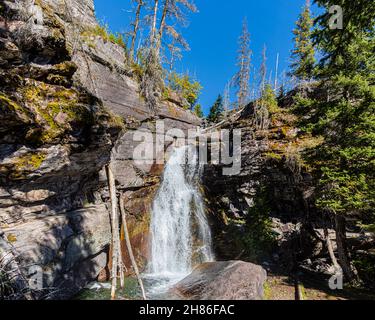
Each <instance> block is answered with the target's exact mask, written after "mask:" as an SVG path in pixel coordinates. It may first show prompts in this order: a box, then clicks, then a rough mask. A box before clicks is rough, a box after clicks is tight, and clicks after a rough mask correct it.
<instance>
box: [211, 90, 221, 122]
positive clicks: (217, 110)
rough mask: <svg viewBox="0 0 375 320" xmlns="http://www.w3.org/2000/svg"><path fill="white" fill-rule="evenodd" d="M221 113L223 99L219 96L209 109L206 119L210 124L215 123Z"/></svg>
mask: <svg viewBox="0 0 375 320" xmlns="http://www.w3.org/2000/svg"><path fill="white" fill-rule="evenodd" d="M222 113H223V97H222V96H221V95H219V96H218V97H217V99H216V101H215V103H214V104H213V106H212V107H211V109H210V113H209V115H208V117H207V119H208V121H210V122H217V121H219V119H220V116H221V115H222Z"/></svg>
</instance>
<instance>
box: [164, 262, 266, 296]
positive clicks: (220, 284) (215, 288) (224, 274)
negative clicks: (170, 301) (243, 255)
mask: <svg viewBox="0 0 375 320" xmlns="http://www.w3.org/2000/svg"><path fill="white" fill-rule="evenodd" d="M266 278H267V273H266V270H264V269H263V268H262V267H261V266H258V265H255V264H252V263H249V262H243V261H225V262H208V263H203V264H201V265H200V266H198V267H197V268H196V269H195V270H194V271H193V272H192V273H191V274H190V275H189V276H187V277H186V278H185V279H183V280H182V281H180V282H179V283H177V284H176V285H175V286H174V287H173V288H172V289H171V291H172V293H173V294H175V295H177V296H178V297H180V298H182V299H185V300H262V299H263V284H264V282H265V281H266Z"/></svg>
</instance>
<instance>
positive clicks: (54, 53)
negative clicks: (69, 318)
mask: <svg viewBox="0 0 375 320" xmlns="http://www.w3.org/2000/svg"><path fill="white" fill-rule="evenodd" d="M98 28H99V27H98V24H97V22H96V19H95V15H94V6H93V1H91V0H88V1H83V0H63V1H58V0H23V1H17V0H13V1H11V0H9V1H1V2H0V106H1V108H0V120H1V121H0V199H1V200H0V237H1V239H2V241H0V255H4V254H8V253H11V254H12V255H13V256H14V259H15V260H16V261H17V264H18V265H19V267H20V270H21V273H22V275H23V276H24V277H25V278H26V279H27V278H29V277H34V278H33V279H34V280H35V279H36V280H35V281H36V282H37V285H36V289H37V290H34V294H35V297H36V298H46V297H49V298H67V297H71V296H72V295H73V294H75V293H76V292H77V291H78V290H80V289H81V288H82V287H83V286H84V285H85V284H86V283H87V282H88V281H90V280H92V279H94V278H95V277H97V276H98V274H99V273H100V272H101V271H102V270H103V269H104V268H105V267H106V265H107V263H108V255H107V253H108V247H109V244H110V234H111V230H110V223H109V214H108V208H107V202H108V192H107V188H106V179H105V175H104V172H103V167H104V166H105V165H106V164H108V163H109V162H112V166H113V168H114V171H115V176H116V177H117V181H116V182H117V185H118V189H119V190H120V191H121V192H124V193H126V195H127V199H128V201H127V208H126V209H127V211H128V213H129V214H130V219H129V220H130V221H129V224H130V233H131V240H132V242H133V245H134V247H135V252H136V256H137V259H138V260H139V261H140V262H144V259H145V257H147V252H148V250H147V243H148V239H147V234H148V232H147V230H148V221H149V217H148V212H149V209H150V203H151V200H152V198H153V194H154V192H155V190H156V187H157V184H158V180H159V176H160V174H161V172H162V166H160V165H159V166H158V165H150V166H148V167H141V168H138V167H135V166H134V164H133V161H132V153H133V148H134V146H135V143H134V142H133V133H134V130H136V129H138V128H143V129H150V131H154V130H155V120H156V119H162V120H164V123H165V127H166V130H168V129H169V128H172V127H173V128H180V129H182V130H187V129H188V128H191V127H193V126H196V125H199V123H200V120H199V119H198V118H196V117H195V116H194V115H193V114H192V113H191V112H189V111H185V110H183V109H182V108H180V106H179V105H178V103H176V101H164V102H162V103H160V105H159V108H158V109H157V110H156V111H151V110H149V109H148V108H147V106H146V105H145V103H144V101H143V99H142V97H140V95H139V93H138V83H137V81H136V79H135V77H133V76H132V71H131V70H129V68H128V67H127V64H126V57H125V52H124V49H123V48H122V47H121V46H120V45H119V44H116V43H114V42H113V41H111V40H110V39H109V38H108V37H106V36H103V35H101V34H98V32H97V30H98ZM4 242H5V243H6V244H7V246H5V245H4V246H2V245H1V243H4ZM9 245H11V248H12V250H11V252H8V251H9V249H5V248H9ZM6 250H8V251H6ZM124 254H125V255H126V253H125V252H124ZM104 274H105V272H104ZM40 275H41V277H39V276H40ZM102 276H103V274H102ZM38 277H39V278H38Z"/></svg>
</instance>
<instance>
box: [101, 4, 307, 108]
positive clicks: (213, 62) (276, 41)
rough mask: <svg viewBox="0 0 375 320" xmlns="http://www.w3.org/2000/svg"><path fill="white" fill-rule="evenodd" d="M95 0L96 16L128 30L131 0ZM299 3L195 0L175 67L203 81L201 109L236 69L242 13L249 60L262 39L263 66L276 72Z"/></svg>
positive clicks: (284, 64) (286, 52) (256, 56)
mask: <svg viewBox="0 0 375 320" xmlns="http://www.w3.org/2000/svg"><path fill="white" fill-rule="evenodd" d="M94 2H95V7H96V15H97V17H98V19H99V20H100V21H102V22H105V23H107V24H108V25H109V27H110V29H111V30H112V31H114V32H123V31H126V30H128V28H129V21H130V17H131V14H130V13H129V11H130V8H131V6H130V3H131V0H94ZM304 3H305V0H261V1H259V0H232V1H228V0H195V4H196V5H197V7H198V9H199V13H196V14H192V15H190V17H189V18H190V19H189V20H190V24H189V25H188V27H187V28H185V29H183V35H184V37H185V39H186V40H187V41H188V42H189V44H190V47H191V51H189V52H184V57H183V59H182V61H181V62H180V63H179V64H178V65H177V66H176V69H177V71H179V72H186V71H189V73H190V74H191V75H195V76H196V78H197V79H198V80H199V81H200V82H201V83H202V85H203V87H204V89H203V91H202V95H201V98H200V103H201V104H202V106H203V109H204V111H205V113H207V112H208V110H209V108H210V106H211V105H212V104H213V102H214V101H215V99H216V97H217V95H218V94H220V93H223V91H224V87H225V84H226V83H227V81H228V80H229V79H230V78H231V77H232V76H233V74H235V72H236V55H237V43H238V37H239V35H240V33H241V24H242V20H243V18H244V17H247V19H248V23H249V31H250V34H251V49H252V51H253V65H254V66H255V67H256V68H258V67H259V64H260V60H261V52H262V48H263V45H264V44H265V45H266V46H267V55H268V63H267V64H268V71H271V70H273V74H275V63H276V55H277V53H279V54H280V67H279V68H280V69H279V73H280V74H281V72H282V71H283V70H287V68H288V65H289V60H290V51H291V50H292V48H293V41H292V39H293V34H292V30H293V28H294V24H295V21H296V20H297V18H298V15H299V13H300V12H301V8H302V7H303V5H304Z"/></svg>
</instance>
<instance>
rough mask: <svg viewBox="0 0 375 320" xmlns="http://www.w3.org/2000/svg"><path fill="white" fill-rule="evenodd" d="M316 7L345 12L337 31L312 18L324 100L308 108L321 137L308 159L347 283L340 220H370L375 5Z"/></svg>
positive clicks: (351, 276)
mask: <svg viewBox="0 0 375 320" xmlns="http://www.w3.org/2000/svg"><path fill="white" fill-rule="evenodd" d="M316 3H317V4H319V5H321V6H324V7H330V6H331V5H334V4H340V5H341V7H342V8H343V11H344V12H345V15H344V25H343V29H342V30H340V29H338V30H331V29H330V28H329V25H328V21H329V19H330V15H329V14H323V15H322V16H320V17H319V18H318V19H317V28H316V31H315V34H314V38H315V41H316V43H317V44H318V46H319V49H320V50H321V51H322V54H323V57H322V60H321V61H320V63H319V68H318V70H317V71H318V72H317V78H318V80H320V81H321V88H324V89H325V90H326V92H327V96H326V97H320V99H317V100H315V101H309V102H308V104H309V108H308V109H309V112H310V124H309V127H310V128H312V129H311V131H312V133H313V134H315V135H321V136H323V137H324V142H323V143H322V144H321V145H320V146H319V147H318V148H317V149H316V150H314V152H313V153H312V155H311V161H312V164H313V165H314V167H315V169H316V174H317V177H318V179H319V183H318V194H317V205H318V207H319V208H321V210H323V211H324V212H327V213H328V214H329V216H330V217H331V219H332V221H333V222H334V227H335V231H336V242H337V253H338V258H339V264H340V266H341V268H342V270H343V272H344V275H345V276H346V278H347V279H348V280H351V281H352V280H355V279H356V270H355V268H354V267H353V263H352V260H351V254H352V253H351V252H350V250H349V248H348V246H347V241H346V222H347V220H348V218H349V217H351V218H355V219H357V222H360V223H363V224H371V223H374V221H375V217H374V214H373V208H374V206H375V200H374V199H375V192H374V190H375V182H374V181H375V177H374V172H375V163H374V155H375V139H374V136H375V116H374V115H375V104H374V101H375V88H374V73H373V70H374V69H373V68H374V63H375V62H374V59H373V52H375V41H374V30H375V29H374V26H375V25H374V21H375V20H374V14H375V13H374V12H375V10H374V9H375V3H374V2H372V1H360V3H356V5H355V6H353V2H352V1H351V0H341V1H331V0H326V1H322V0H317V1H316ZM306 115H307V114H306V112H305V113H304V116H305V117H306Z"/></svg>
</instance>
